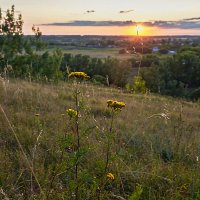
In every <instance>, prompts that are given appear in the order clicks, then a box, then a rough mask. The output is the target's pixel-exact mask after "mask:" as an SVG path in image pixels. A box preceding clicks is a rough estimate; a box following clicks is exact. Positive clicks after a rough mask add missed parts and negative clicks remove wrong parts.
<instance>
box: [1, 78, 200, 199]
mask: <svg viewBox="0 0 200 200" xmlns="http://www.w3.org/2000/svg"><path fill="white" fill-rule="evenodd" d="M76 87H77V85H76V84H74V83H64V82H59V83H57V84H55V83H48V84H47V83H34V82H28V81H22V80H12V79H11V80H10V81H8V80H1V82H0V103H1V113H0V148H1V151H0V160H1V164H0V188H1V189H0V198H1V199H74V198H75V197H74V193H73V191H74V190H75V192H77V188H78V190H79V195H80V196H79V199H102V200H103V199H145V200H146V199H188V200H189V199H200V173H199V171H200V161H199V156H200V149H199V144H200V135H199V130H200V106H199V105H198V104H197V103H192V102H188V101H185V100H182V99H174V98H170V97H163V96H159V95H154V94H130V93H125V92H124V91H123V90H118V89H115V88H109V87H101V86H95V85H91V84H89V83H83V84H81V85H79V84H78V89H79V90H80V93H78V95H79V108H80V111H79V134H80V149H81V151H80V152H82V153H81V155H79V157H78V158H77V159H80V160H78V164H77V162H75V163H74V157H73V156H74V153H75V152H74V151H73V148H72V149H71V145H72V144H71V143H70V141H71V140H70V141H69V140H67V136H68V134H70V133H71V132H73V129H70V127H71V125H72V124H71V123H72V121H71V120H72V119H71V118H69V117H68V116H67V113H66V109H69V108H73V109H75V108H76V103H75V101H74V95H73V94H74V90H76ZM109 99H114V100H118V101H123V102H125V103H126V106H125V108H123V109H122V110H121V111H120V112H116V113H115V115H114V117H113V118H112V112H111V110H110V109H109V108H107V103H106V102H107V100H109ZM111 122H113V123H112V130H110V123H111ZM16 137H17V138H18V139H19V141H17V140H16ZM74 137H75V136H74ZM68 139H69V138H68ZM71 142H72V141H71ZM69 143H70V144H71V145H69ZM72 143H73V142H72ZM108 144H109V150H110V151H109V164H108V166H107V169H106V170H104V169H105V162H106V157H107V153H106V152H107V150H108V146H107V145H108ZM72 146H73V145H72ZM80 152H79V153H80ZM75 166H78V167H77V168H78V174H77V177H76V178H73V174H74V171H73V170H72V169H74V167H75ZM105 172H106V173H107V172H110V173H112V174H113V175H114V179H112V180H105V177H106V174H105ZM77 185H78V187H77Z"/></svg>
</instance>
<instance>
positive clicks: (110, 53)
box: [49, 45, 133, 60]
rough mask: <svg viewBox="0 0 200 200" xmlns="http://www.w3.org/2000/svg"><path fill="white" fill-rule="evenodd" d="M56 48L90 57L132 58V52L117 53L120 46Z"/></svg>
mask: <svg viewBox="0 0 200 200" xmlns="http://www.w3.org/2000/svg"><path fill="white" fill-rule="evenodd" d="M56 47H57V48H61V49H62V50H63V53H70V54H72V55H77V54H82V55H87V56H90V57H92V58H107V57H112V58H117V59H119V60H126V59H131V58H133V54H119V50H120V49H121V48H86V47H84V48H81V47H72V48H70V47H63V46H59V45H57V46H56ZM53 49H55V48H51V47H49V50H50V51H51V50H53Z"/></svg>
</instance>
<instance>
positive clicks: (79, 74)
mask: <svg viewBox="0 0 200 200" xmlns="http://www.w3.org/2000/svg"><path fill="white" fill-rule="evenodd" d="M68 77H69V78H77V79H80V80H83V79H89V78H90V77H89V76H88V75H87V74H86V73H85V72H71V73H70V74H69V76H68Z"/></svg>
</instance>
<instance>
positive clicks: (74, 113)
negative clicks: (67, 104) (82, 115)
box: [66, 109, 77, 118]
mask: <svg viewBox="0 0 200 200" xmlns="http://www.w3.org/2000/svg"><path fill="white" fill-rule="evenodd" d="M66 112H67V114H68V116H69V117H70V118H76V117H77V111H75V110H74V109H67V110H66Z"/></svg>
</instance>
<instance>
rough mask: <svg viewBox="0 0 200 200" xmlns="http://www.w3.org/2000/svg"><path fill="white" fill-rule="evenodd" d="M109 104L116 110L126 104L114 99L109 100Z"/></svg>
mask: <svg viewBox="0 0 200 200" xmlns="http://www.w3.org/2000/svg"><path fill="white" fill-rule="evenodd" d="M107 105H108V107H110V108H113V109H114V110H121V109H122V108H123V107H125V106H126V104H125V103H124V102H119V101H113V100H108V101H107Z"/></svg>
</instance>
